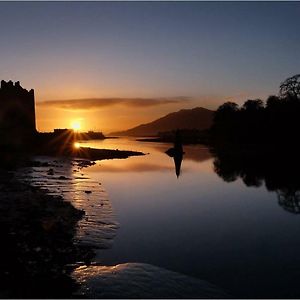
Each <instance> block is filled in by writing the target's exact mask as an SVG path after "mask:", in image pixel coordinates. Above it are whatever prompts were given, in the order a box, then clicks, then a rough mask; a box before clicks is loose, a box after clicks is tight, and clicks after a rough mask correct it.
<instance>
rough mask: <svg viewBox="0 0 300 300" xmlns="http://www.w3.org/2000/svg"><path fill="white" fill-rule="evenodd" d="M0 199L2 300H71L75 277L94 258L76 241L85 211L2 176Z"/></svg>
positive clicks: (9, 174)
mask: <svg viewBox="0 0 300 300" xmlns="http://www.w3.org/2000/svg"><path fill="white" fill-rule="evenodd" d="M0 198H1V201H0V212H1V215H2V217H1V226H0V232H1V236H2V246H1V250H0V253H1V258H2V259H1V260H0V266H1V267H0V270H1V271H0V278H1V280H0V297H1V298H69V297H72V295H73V293H74V292H75V291H76V289H77V283H76V282H75V281H74V280H73V279H72V277H71V273H72V271H73V270H74V269H75V268H76V267H77V266H78V262H79V261H84V262H85V263H87V264H89V263H90V261H91V259H92V257H93V255H94V253H93V250H92V249H91V248H89V247H86V246H82V245H80V244H78V243H76V242H75V239H74V237H75V234H76V230H77V228H76V226H77V223H78V222H79V220H80V219H82V217H83V216H84V214H85V213H84V211H82V210H79V209H77V208H75V207H74V206H73V205H72V204H71V203H69V202H66V201H64V199H63V198H62V197H60V196H53V195H48V194H47V191H45V190H43V189H41V188H38V187H34V186H31V185H29V184H27V183H23V182H21V181H20V180H18V179H17V178H16V176H15V175H14V174H13V173H12V172H8V171H3V170H0ZM16 286H17V287H18V288H17V289H16V288H15V287H16Z"/></svg>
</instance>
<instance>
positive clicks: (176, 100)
mask: <svg viewBox="0 0 300 300" xmlns="http://www.w3.org/2000/svg"><path fill="white" fill-rule="evenodd" d="M189 100H191V98H190V97H186V96H180V97H171V98H85V99H69V100H48V101H43V102H37V105H39V106H42V107H55V108H60V109H65V110H89V109H99V108H102V107H108V106H114V105H122V106H127V107H136V108H138V107H150V106H157V105H167V104H180V103H184V102H186V101H189Z"/></svg>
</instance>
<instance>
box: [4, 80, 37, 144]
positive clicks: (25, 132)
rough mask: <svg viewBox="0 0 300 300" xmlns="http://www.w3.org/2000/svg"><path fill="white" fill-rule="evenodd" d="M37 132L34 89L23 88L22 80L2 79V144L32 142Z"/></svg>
mask: <svg viewBox="0 0 300 300" xmlns="http://www.w3.org/2000/svg"><path fill="white" fill-rule="evenodd" d="M35 134H36V128H35V104H34V90H33V89H32V90H30V91H27V90H26V89H23V88H22V87H21V85H20V82H19V81H17V82H16V83H15V84H14V83H13V82H12V81H8V82H6V81H4V80H2V81H1V88H0V145H9V146H16V147H18V146H22V145H26V144H30V143H31V142H32V140H33V138H34V136H35Z"/></svg>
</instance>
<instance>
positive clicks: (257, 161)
mask: <svg viewBox="0 0 300 300" xmlns="http://www.w3.org/2000/svg"><path fill="white" fill-rule="evenodd" d="M281 150H282V149H281ZM213 154H214V156H215V160H214V169H215V172H216V173H217V174H218V175H219V176H220V177H221V178H222V179H223V180H224V181H226V182H232V181H235V180H237V179H238V178H241V179H242V181H243V182H244V184H245V185H246V186H253V187H259V186H261V185H262V184H265V187H266V188H267V190H268V191H274V192H276V194H277V197H278V203H279V205H280V206H282V207H283V208H284V209H285V210H287V211H289V212H292V213H300V177H299V170H300V158H299V157H297V155H296V153H294V155H293V153H291V151H287V150H285V151H284V152H282V151H275V150H274V151H270V152H261V153H257V152H255V153H252V154H249V153H248V154H246V153H245V152H243V151H235V152H234V153H231V152H227V151H222V150H221V149H214V151H213Z"/></svg>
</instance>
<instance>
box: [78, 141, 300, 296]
mask: <svg viewBox="0 0 300 300" xmlns="http://www.w3.org/2000/svg"><path fill="white" fill-rule="evenodd" d="M82 146H90V147H94V148H108V149H119V150H121V149H122V150H123V149H124V150H138V151H143V152H144V153H149V154H148V155H146V156H142V157H131V158H129V159H126V160H107V161H100V162H98V163H97V164H96V165H94V166H92V167H89V168H87V169H85V170H84V171H85V173H86V174H87V175H88V176H89V178H90V179H91V180H93V181H95V182H101V184H102V187H103V188H104V189H105V191H106V193H107V197H108V199H109V201H110V205H111V207H112V211H113V215H114V218H115V223H117V224H118V229H116V233H115V235H114V237H113V240H112V245H111V247H108V249H105V250H98V251H97V258H96V259H97V261H98V262H101V264H103V265H108V266H109V265H111V266H112V265H117V264H126V263H147V264H151V265H154V266H157V267H160V268H165V269H167V270H170V271H175V272H178V273H181V274H185V275H188V276H192V277H195V278H199V279H203V280H207V281H209V282H211V283H213V284H216V285H217V286H219V287H221V288H223V289H224V290H225V291H227V292H228V293H229V294H230V295H232V296H233V297H271V298H276V297H300V288H299V287H298V286H299V285H298V278H299V275H300V215H297V214H294V213H291V212H289V211H288V210H287V209H284V205H282V203H281V205H280V203H279V202H280V199H279V198H278V192H276V191H273V192H270V191H268V190H267V189H266V187H265V185H264V182H262V185H261V186H260V187H247V186H246V185H245V184H244V182H243V181H242V180H241V179H237V180H235V181H232V182H225V181H224V180H223V179H222V178H221V177H220V176H218V175H217V174H216V173H215V172H214V164H213V161H214V158H213V157H212V156H211V154H210V152H209V151H208V149H206V148H205V147H204V146H201V145H197V146H186V147H185V148H184V151H185V152H186V153H185V155H184V159H183V161H182V165H181V174H180V176H179V178H177V176H176V174H175V166H174V162H173V159H172V158H171V157H169V156H167V155H166V154H165V153H164V152H165V151H166V150H167V149H168V148H170V145H168V144H158V143H149V142H136V141H135V140H134V139H126V138H121V139H107V140H104V141H89V142H84V143H82Z"/></svg>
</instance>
